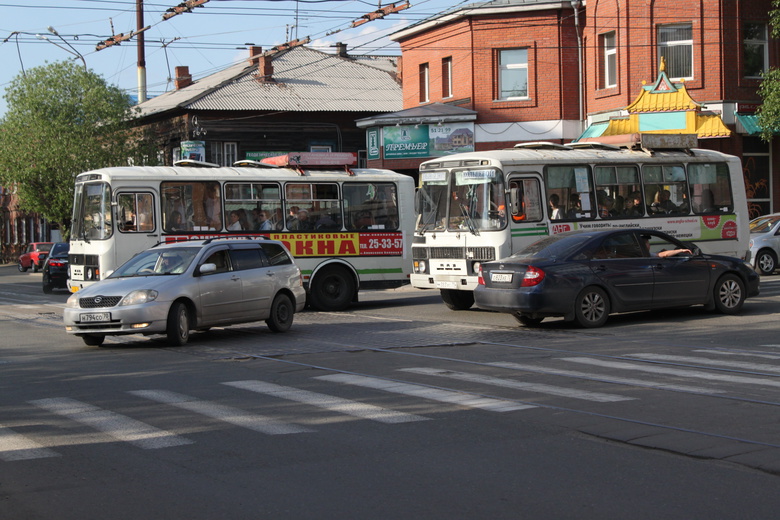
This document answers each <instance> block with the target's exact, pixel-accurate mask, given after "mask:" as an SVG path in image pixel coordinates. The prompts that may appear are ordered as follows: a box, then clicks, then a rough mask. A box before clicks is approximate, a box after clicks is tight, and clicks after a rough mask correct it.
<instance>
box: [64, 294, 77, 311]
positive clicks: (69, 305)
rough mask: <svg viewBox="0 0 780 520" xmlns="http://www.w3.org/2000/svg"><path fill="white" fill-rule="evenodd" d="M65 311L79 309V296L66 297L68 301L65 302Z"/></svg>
mask: <svg viewBox="0 0 780 520" xmlns="http://www.w3.org/2000/svg"><path fill="white" fill-rule="evenodd" d="M65 308H66V309H78V308H79V295H78V293H73V294H71V295H70V296H69V297H68V301H66V302H65Z"/></svg>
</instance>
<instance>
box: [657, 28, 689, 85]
mask: <svg viewBox="0 0 780 520" xmlns="http://www.w3.org/2000/svg"><path fill="white" fill-rule="evenodd" d="M679 30H687V31H689V32H690V35H691V36H690V38H686V39H671V37H670V38H669V39H667V40H666V41H662V37H661V35H662V33H664V32H669V31H679ZM657 36H658V63H659V64H660V63H661V57H664V58H666V75H667V76H669V79H672V80H675V79H685V80H691V79H693V70H694V63H693V24H690V23H676V24H668V25H659V26H658V32H657ZM686 49H687V50H688V52H685V50H686ZM683 53H684V54H687V55H688V60H689V61H690V71H687V72H689V74H687V75H677V74H674V72H676V71H674V70H672V69H673V68H674V67H678V66H679V64H678V63H675V60H673V59H670V58H674V54H679V55H680V56H682V55H683Z"/></svg>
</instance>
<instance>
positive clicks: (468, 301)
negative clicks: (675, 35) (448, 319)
mask: <svg viewBox="0 0 780 520" xmlns="http://www.w3.org/2000/svg"><path fill="white" fill-rule="evenodd" d="M441 299H442V300H444V305H446V306H447V307H449V308H450V309H452V310H453V311H467V310H469V309H470V308H471V306H472V305H474V292H473V291H459V290H457V289H442V290H441Z"/></svg>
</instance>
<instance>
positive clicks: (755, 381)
mask: <svg viewBox="0 0 780 520" xmlns="http://www.w3.org/2000/svg"><path fill="white" fill-rule="evenodd" d="M561 359H563V360H564V361H570V362H572V363H583V364H586V365H594V366H600V367H605V368H620V369H623V370H636V371H639V372H648V373H653V374H664V375H674V376H683V377H694V378H696V379H704V380H709V381H725V382H727V383H743V384H748V385H761V386H773V387H780V381H772V380H770V379H760V378H756V377H745V376H732V375H726V374H711V373H708V372H699V371H697V370H684V369H679V368H666V367H660V366H657V365H655V366H647V365H636V364H633V363H624V362H619V361H604V360H601V359H592V358H576V357H575V358H561Z"/></svg>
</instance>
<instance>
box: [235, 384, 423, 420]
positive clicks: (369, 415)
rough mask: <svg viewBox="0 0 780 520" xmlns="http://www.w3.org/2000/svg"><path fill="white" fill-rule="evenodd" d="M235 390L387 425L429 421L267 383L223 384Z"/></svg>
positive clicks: (369, 405)
mask: <svg viewBox="0 0 780 520" xmlns="http://www.w3.org/2000/svg"><path fill="white" fill-rule="evenodd" d="M223 384H224V385H228V386H232V387H234V388H241V389H243V390H249V391H252V392H257V393H260V394H266V395H270V396H273V397H279V398H282V399H287V400H290V401H295V402H298V403H304V404H309V405H312V406H316V407H318V408H323V409H325V410H330V411H333V412H338V413H343V414H346V415H350V416H353V417H359V418H361V419H370V420H372V421H379V422H382V423H387V424H397V423H406V422H414V421H427V420H428V418H427V417H423V416H421V415H414V414H410V413H402V412H397V411H395V410H390V409H388V408H382V407H380V406H374V405H372V404H365V403H359V402H357V401H351V400H349V399H342V398H341V397H335V396H332V395H326V394H320V393H317V392H310V391H308V390H301V389H298V388H292V387H289V386H281V385H276V384H273V383H266V382H265V381H232V382H230V383H223Z"/></svg>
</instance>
